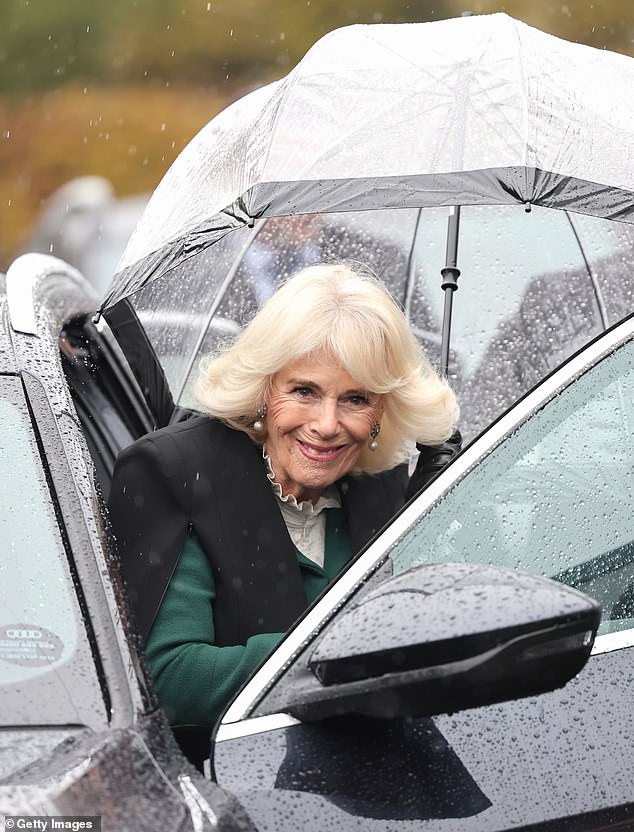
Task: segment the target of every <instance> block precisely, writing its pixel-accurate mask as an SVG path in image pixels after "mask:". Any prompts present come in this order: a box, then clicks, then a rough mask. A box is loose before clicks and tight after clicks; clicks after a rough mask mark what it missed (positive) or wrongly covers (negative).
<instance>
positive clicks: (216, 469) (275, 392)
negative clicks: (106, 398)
mask: <svg viewBox="0 0 634 832" xmlns="http://www.w3.org/2000/svg"><path fill="white" fill-rule="evenodd" d="M198 397H199V400H200V402H201V404H202V406H203V409H204V411H205V412H206V415H197V416H194V417H192V418H191V419H188V420H186V421H184V422H180V423H178V424H175V425H172V426H170V427H168V428H165V429H163V430H159V431H157V432H156V433H153V434H151V435H149V436H146V437H144V438H142V439H140V440H139V441H138V442H136V443H135V444H134V445H132V446H131V447H130V448H128V449H126V450H125V451H124V452H123V453H122V454H121V455H120V457H119V459H118V462H117V466H116V469H115V475H114V481H113V485H112V491H111V498H110V499H111V506H110V508H111V516H112V522H113V526H114V530H115V533H116V535H117V538H118V544H119V549H120V553H121V558H122V568H123V571H124V575H125V577H126V580H127V585H128V591H129V595H130V599H131V601H132V604H133V607H134V608H135V613H136V618H137V622H138V624H139V626H140V628H141V630H142V633H143V637H144V638H145V639H146V640H147V641H146V656H147V659H148V661H149V664H150V668H151V671H152V674H153V676H154V680H155V683H156V689H157V692H158V695H159V699H160V700H161V703H162V705H163V707H164V709H165V710H166V712H167V714H168V717H169V718H170V721H171V722H172V724H190V725H191V724H194V725H203V726H211V725H213V723H214V721H215V720H216V718H217V717H218V715H219V714H220V712H221V711H222V709H223V707H224V706H225V704H226V703H227V702H228V700H229V699H230V698H231V697H232V695H233V694H234V693H235V692H236V691H237V689H238V688H239V687H240V686H241V685H242V683H243V682H244V681H245V679H246V678H247V677H248V676H249V674H250V673H251V672H252V671H253V669H254V668H255V667H256V666H257V665H258V664H259V662H260V661H261V660H262V659H263V658H264V656H265V655H266V654H267V653H268V652H269V651H270V650H271V649H272V648H273V647H274V646H275V644H276V643H277V642H278V640H279V639H280V638H281V636H282V634H283V633H284V631H285V630H287V629H288V628H289V627H290V625H291V624H292V623H293V622H294V621H295V619H296V618H297V617H298V616H300V615H301V614H302V612H303V611H304V609H305V608H306V606H307V605H308V604H310V603H311V602H312V601H313V600H314V599H315V598H316V597H317V596H318V595H319V593H320V592H321V591H322V590H323V589H324V588H325V587H326V586H327V585H328V583H329V582H330V581H331V580H332V579H333V578H334V577H335V576H336V575H337V574H338V573H339V572H340V571H341V570H342V569H343V568H344V567H345V566H346V564H347V563H348V562H349V561H350V559H351V558H352V557H353V556H354V555H356V554H357V553H358V552H359V551H360V549H361V548H362V547H363V546H365V544H366V543H368V541H369V540H370V539H371V538H372V537H373V536H374V535H375V534H376V533H377V532H378V531H379V530H380V529H381V527H382V526H383V525H385V524H386V523H387V522H388V521H389V520H390V518H391V517H392V516H393V515H394V514H395V512H397V511H398V510H399V509H400V508H401V507H402V506H403V504H404V503H405V501H406V499H407V497H408V496H409V494H410V493H412V492H413V491H414V490H417V489H418V488H419V487H420V486H421V485H422V484H424V482H425V480H426V479H429V478H430V476H432V475H433V474H434V473H435V472H436V469H437V468H438V467H439V465H440V466H441V465H442V463H443V462H444V461H445V458H446V455H447V454H449V455H451V454H452V452H453V450H454V446H452V445H451V444H446V445H445V446H441V447H438V446H439V443H443V442H445V441H446V440H448V439H449V437H451V436H452V433H453V431H454V425H455V421H456V418H457V407H456V402H455V399H454V395H453V393H452V392H451V390H450V388H449V387H448V385H447V384H446V382H445V381H444V380H442V379H441V378H439V377H438V376H437V375H436V373H435V372H434V371H433V369H432V368H431V365H430V364H429V362H428V360H427V359H426V358H425V357H424V356H423V354H422V353H421V350H420V348H419V346H418V344H417V342H416V340H415V338H414V336H413V335H412V333H411V331H410V329H409V326H408V325H407V322H406V320H405V318H404V316H403V314H402V312H401V311H400V309H399V308H398V306H397V304H396V303H395V302H394V301H393V299H392V298H391V296H390V294H389V293H388V292H387V291H386V290H385V288H384V287H383V286H382V284H380V283H379V281H378V280H376V279H375V278H374V277H371V276H369V275H365V274H360V273H356V272H354V271H353V270H351V269H350V268H349V267H348V266H345V265H322V266H315V267H311V268H308V269H305V270H303V271H301V272H299V273H298V274H297V275H295V276H294V277H293V278H291V279H290V280H289V281H288V282H287V283H285V284H284V285H283V286H282V287H281V288H280V289H279V290H278V291H277V292H276V294H275V295H273V297H272V298H270V300H269V301H268V302H267V303H266V304H265V305H264V306H263V307H262V309H261V310H260V311H259V312H258V314H257V315H256V316H255V318H254V319H253V320H252V321H251V322H250V323H249V324H248V326H247V327H246V328H245V329H244V330H243V332H242V333H241V335H240V336H239V337H238V339H237V340H236V342H235V343H234V344H233V346H232V347H231V348H230V349H229V350H228V351H227V352H225V354H223V355H221V356H220V357H217V358H215V359H214V360H211V361H209V362H208V363H207V366H206V368H205V369H204V370H203V373H202V377H201V381H200V383H199V387H198ZM414 442H417V443H419V449H420V450H421V451H422V453H421V455H420V461H419V466H418V469H417V471H416V473H415V474H414V477H413V478H412V482H409V491H408V466H407V460H408V456H409V453H410V450H411V449H413V444H414ZM408 443H409V449H408ZM424 446H426V447H424ZM429 446H431V447H429Z"/></svg>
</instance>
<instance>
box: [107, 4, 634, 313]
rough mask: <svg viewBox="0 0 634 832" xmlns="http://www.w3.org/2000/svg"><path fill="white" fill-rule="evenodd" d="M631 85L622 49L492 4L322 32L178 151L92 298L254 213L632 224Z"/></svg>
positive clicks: (632, 74)
mask: <svg viewBox="0 0 634 832" xmlns="http://www.w3.org/2000/svg"><path fill="white" fill-rule="evenodd" d="M633 88H634V61H633V60H632V59H631V58H628V57H626V56H623V55H618V54H614V53H610V52H606V51H601V50H596V49H593V48H591V47H586V46H582V45H579V44H573V43H569V42H567V41H563V40H561V39H559V38H556V37H553V36H551V35H548V34H545V33H543V32H540V31H539V30H536V29H534V28H531V27H529V26H527V25H525V24H523V23H521V22H519V21H516V20H513V19H512V18H510V17H508V16H507V15H505V14H494V15H486V16H473V17H466V18H457V19H453V20H446V21H438V22H434V23H421V24H395V25H385V24H377V25H360V26H350V27H345V28H343V29H338V30H335V31H333V32H331V33H330V34H328V35H326V36H325V37H324V38H322V39H321V40H320V41H318V42H317V43H316V44H315V45H314V46H313V48H312V49H311V50H310V51H309V52H308V53H307V55H306V56H305V58H304V59H303V60H302V61H301V62H300V64H298V66H297V67H296V68H295V69H294V70H293V71H292V72H291V73H289V75H288V76H286V77H285V78H284V79H282V80H281V81H278V82H275V83H273V84H270V85H268V86H266V87H263V88H262V89H259V90H256V91H255V92H253V93H251V94H250V95H247V96H246V97H245V98H243V99H241V100H240V101H238V102H236V103H235V104H233V105H232V106H230V107H229V108H228V109H227V110H225V111H224V112H223V113H221V114H220V115H219V116H217V117H216V118H215V119H213V120H212V121H211V122H210V124H208V125H207V127H205V128H204V129H203V130H202V131H201V132H200V133H199V134H198V136H197V137H196V138H195V139H194V140H193V141H192V142H191V143H190V145H189V146H188V147H187V148H186V149H185V150H184V151H183V153H182V154H181V155H180V156H179V158H178V159H177V160H176V162H175V163H174V164H173V166H172V167H171V169H170V170H169V171H168V173H167V175H166V176H165V178H164V179H163V181H162V182H161V184H160V185H159V187H158V188H157V190H156V192H155V193H154V195H153V197H152V199H151V201H150V203H149V205H148V208H147V209H146V212H145V214H144V216H143V217H142V219H141V221H140V223H139V225H138V227H137V230H136V231H135V233H134V235H133V237H132V239H131V241H130V243H129V246H128V248H127V250H126V252H125V253H124V256H123V259H122V261H121V263H120V267H119V271H118V274H117V276H116V278H115V280H114V282H113V284H112V285H111V288H110V290H109V292H108V294H107V297H106V298H105V300H104V307H107V306H111V305H113V304H114V303H116V302H117V301H118V300H121V299H122V298H123V297H126V296H128V295H130V294H131V293H134V292H136V291H138V290H139V289H140V288H141V287H142V286H144V285H145V284H147V283H148V282H149V281H151V280H154V279H156V278H158V277H160V276H161V275H163V274H165V273H167V272H169V271H170V270H172V269H173V268H174V267H175V266H177V265H178V264H179V263H181V262H183V261H184V260H186V259H187V258H190V257H192V256H194V255H196V254H197V253H198V252H199V251H200V250H201V249H204V248H205V247H207V246H209V245H212V244H213V243H215V242H217V241H218V240H219V239H221V238H222V237H223V236H224V235H226V234H227V233H228V232H230V231H232V230H235V229H238V228H240V227H242V226H244V225H248V224H250V223H252V222H253V221H254V220H255V219H257V218H262V217H271V216H284V215H289V214H297V213H306V212H320V213H323V212H335V211H360V210H368V209H378V208H388V207H389V208H407V207H429V206H442V205H453V204H459V205H475V204H504V203H525V204H531V205H543V206H549V207H554V208H567V209H570V210H574V211H577V212H581V213H588V214H593V215H595V216H599V217H607V218H610V219H618V220H625V221H630V222H631V221H634V143H633V142H632V129H633V128H632V125H633V124H634V99H633V98H632V95H631V90H632V89H633Z"/></svg>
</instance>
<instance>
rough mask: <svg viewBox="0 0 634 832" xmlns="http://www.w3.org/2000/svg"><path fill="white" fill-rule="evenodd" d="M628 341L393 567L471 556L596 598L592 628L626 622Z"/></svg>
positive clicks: (632, 619)
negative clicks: (598, 617) (599, 611)
mask: <svg viewBox="0 0 634 832" xmlns="http://www.w3.org/2000/svg"><path fill="white" fill-rule="evenodd" d="M633 390H634V345H633V344H632V342H630V343H629V344H627V345H626V346H624V347H622V348H621V349H620V350H619V351H618V352H616V353H615V354H614V355H612V356H610V357H608V358H606V359H604V360H603V361H602V362H601V363H600V364H598V365H597V366H596V367H595V368H593V369H592V370H590V371H589V372H587V373H586V374H585V375H583V376H582V377H581V378H579V379H577V380H576V381H575V382H574V383H573V384H572V385H571V386H569V387H568V388H567V389H566V390H564V391H563V392H562V393H561V394H560V395H559V396H557V397H556V398H554V399H553V400H552V401H550V402H549V403H548V404H547V405H546V406H545V407H544V408H543V409H542V410H540V411H539V412H538V413H537V414H535V415H534V416H533V417H532V418H531V419H529V420H528V421H527V422H525V423H524V424H523V425H522V426H521V427H520V428H518V430H517V431H516V432H515V433H514V434H513V435H511V436H510V437H509V438H507V439H506V440H505V441H504V442H503V443H502V444H501V445H500V446H499V447H498V448H496V449H495V450H494V451H493V452H492V453H491V454H490V455H489V456H488V457H486V458H485V459H484V460H483V461H481V462H480V463H479V464H478V465H477V466H476V468H474V469H473V470H472V471H471V472H470V473H469V474H468V475H467V476H466V477H465V478H464V479H463V480H462V481H461V482H460V483H459V484H458V485H457V486H456V487H455V488H454V489H453V491H451V492H449V494H448V495H447V496H446V497H445V498H444V499H443V500H442V501H441V502H440V503H439V504H438V505H437V506H436V507H435V508H433V509H432V510H431V511H430V512H429V513H428V514H425V515H423V516H421V517H420V518H419V520H418V521H417V522H416V523H415V525H414V526H413V527H412V528H411V529H410V530H409V531H408V532H407V533H406V534H405V536H404V537H403V538H402V539H401V540H400V541H399V542H398V543H397V545H396V546H395V548H394V550H393V551H392V552H391V557H392V560H393V563H394V569H395V572H397V573H398V572H402V571H403V570H405V569H408V568H409V567H410V566H413V565H415V564H419V563H425V562H465V563H471V562H477V563H489V564H494V565H499V566H505V567H510V568H513V569H522V570H526V571H529V572H534V573H537V574H540V575H544V576H546V577H551V578H556V579H557V580H560V581H563V582H565V583H568V584H570V585H571V586H574V587H577V588H579V589H581V590H583V591H585V592H587V593H588V594H589V595H591V596H593V597H595V598H596V599H597V600H598V601H599V603H600V604H601V606H602V608H603V622H602V625H601V631H600V632H609V631H612V630H618V629H625V628H628V627H631V626H634V577H633V574H634V573H633V566H634V543H633V540H634V531H633V530H632V516H634V439H633V436H634V395H633V392H632V391H633Z"/></svg>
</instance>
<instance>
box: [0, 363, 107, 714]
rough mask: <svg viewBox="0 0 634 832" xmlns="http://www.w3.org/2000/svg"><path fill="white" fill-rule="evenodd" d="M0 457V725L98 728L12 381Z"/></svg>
mask: <svg viewBox="0 0 634 832" xmlns="http://www.w3.org/2000/svg"><path fill="white" fill-rule="evenodd" d="M0 457H1V458H2V467H1V469H0V540H1V541H2V550H1V552H0V572H1V574H2V580H1V581H0V721H1V722H3V723H4V724H19V723H27V724H38V723H40V724H54V723H60V724H62V723H82V722H84V723H86V724H91V723H92V722H93V721H94V719H101V720H104V719H105V713H104V708H103V698H102V696H101V695H100V693H99V687H98V683H97V680H96V675H95V668H94V662H93V660H92V657H91V654H90V649H89V646H88V644H87V641H86V635H85V628H84V625H83V622H82V618H81V615H80V613H79V609H78V605H77V599H76V596H75V594H74V592H73V584H72V580H71V578H70V575H69V572H68V567H67V565H66V553H65V549H64V545H63V542H62V538H61V534H60V530H59V527H58V525H57V522H56V518H55V510H54V506H53V503H52V501H51V497H50V493H49V491H48V488H47V485H46V480H45V477H44V473H43V470H42V464H41V461H40V459H39V455H38V451H37V445H36V442H35V437H34V435H33V431H32V428H31V425H30V420H29V416H28V411H27V408H26V403H25V401H24V396H23V393H22V388H21V384H20V382H19V381H18V380H17V379H15V378H10V377H5V378H2V377H0ZM70 691H72V696H71V695H70V693H69V692H70ZM77 703H83V705H84V706H85V710H86V712H85V713H81V712H80V711H81V705H78V704H77Z"/></svg>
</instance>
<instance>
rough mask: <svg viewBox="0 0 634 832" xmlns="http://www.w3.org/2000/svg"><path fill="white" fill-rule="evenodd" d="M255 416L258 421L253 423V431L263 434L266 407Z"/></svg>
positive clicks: (263, 406)
mask: <svg viewBox="0 0 634 832" xmlns="http://www.w3.org/2000/svg"><path fill="white" fill-rule="evenodd" d="M255 416H256V419H255V422H254V423H253V430H254V431H255V432H256V433H261V432H262V431H263V430H264V417H265V416H266V405H262V407H261V408H260V409H259V410H258V412H257V413H256V414H255Z"/></svg>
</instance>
